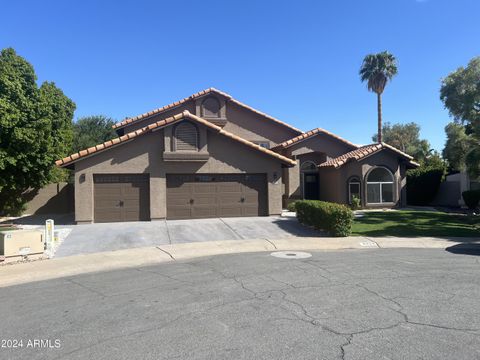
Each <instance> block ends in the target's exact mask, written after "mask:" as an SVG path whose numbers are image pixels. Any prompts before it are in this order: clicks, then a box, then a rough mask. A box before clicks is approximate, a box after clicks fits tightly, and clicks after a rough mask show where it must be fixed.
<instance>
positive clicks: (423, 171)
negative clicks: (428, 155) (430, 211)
mask: <svg viewBox="0 0 480 360" xmlns="http://www.w3.org/2000/svg"><path fill="white" fill-rule="evenodd" d="M444 173H445V169H444V168H443V167H442V168H440V167H430V166H427V167H424V166H421V167H419V168H417V169H413V170H408V171H407V203H408V204H409V205H429V204H430V203H431V202H432V201H433V199H434V198H435V195H436V194H437V192H438V188H439V187H440V183H441V182H442V178H443V176H444Z"/></svg>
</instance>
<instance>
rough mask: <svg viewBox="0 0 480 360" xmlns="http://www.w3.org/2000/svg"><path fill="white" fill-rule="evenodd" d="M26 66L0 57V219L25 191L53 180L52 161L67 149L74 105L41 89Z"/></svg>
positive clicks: (7, 55)
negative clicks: (0, 215) (1, 214)
mask: <svg viewBox="0 0 480 360" xmlns="http://www.w3.org/2000/svg"><path fill="white" fill-rule="evenodd" d="M36 80H37V77H36V75H35V71H34V69H33V67H32V65H31V64H30V63H28V62H27V61H26V60H25V59H24V58H22V57H21V56H19V55H17V54H16V52H15V51H14V50H13V49H11V48H8V49H4V50H2V51H1V52H0V213H4V214H8V213H10V214H14V213H18V212H19V211H20V210H21V208H22V206H23V200H22V197H21V194H22V193H23V192H24V191H26V190H27V189H32V188H33V189H36V188H40V187H42V186H44V185H46V184H48V183H49V182H50V181H52V180H53V179H54V178H55V177H56V176H58V173H59V171H58V169H56V168H55V167H54V162H55V160H56V159H58V158H61V157H63V156H65V155H66V153H67V152H68V150H69V149H70V148H71V146H72V139H73V132H72V131H73V130H72V119H73V113H74V111H75V103H74V102H73V101H72V100H70V99H69V98H68V97H66V96H65V95H64V93H63V92H62V91H61V90H60V89H59V88H57V87H56V86H55V84H54V83H51V82H44V83H43V84H42V85H41V86H40V87H38V85H37V83H36Z"/></svg>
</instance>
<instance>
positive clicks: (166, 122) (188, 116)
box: [55, 111, 296, 167]
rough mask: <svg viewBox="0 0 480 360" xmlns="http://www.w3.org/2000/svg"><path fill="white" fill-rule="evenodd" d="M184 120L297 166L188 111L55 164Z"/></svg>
mask: <svg viewBox="0 0 480 360" xmlns="http://www.w3.org/2000/svg"><path fill="white" fill-rule="evenodd" d="M183 119H190V120H193V121H195V122H197V123H200V124H202V125H205V126H206V127H208V128H210V129H212V130H215V131H216V132H218V133H220V134H222V135H224V136H226V137H228V138H230V139H233V140H235V141H238V142H240V143H242V144H244V145H247V146H249V147H250V148H253V149H255V150H257V151H260V152H262V153H264V154H267V155H270V156H272V157H274V158H277V159H278V160H281V161H282V162H284V163H286V164H288V165H295V164H296V161H295V160H292V159H290V158H288V157H285V156H282V155H280V154H278V153H276V152H273V151H271V150H269V149H265V148H263V147H261V146H259V145H257V144H254V143H252V142H250V141H248V140H245V139H243V138H241V137H239V136H237V135H234V134H232V133H230V132H228V131H225V130H223V129H222V128H221V127H219V126H217V125H215V124H212V123H211V122H209V121H207V120H204V119H202V118H200V117H198V116H196V115H193V114H191V113H190V112H188V111H183V112H182V113H180V114H177V115H174V116H171V117H168V118H166V119H163V120H160V121H157V122H155V123H153V124H150V125H148V126H145V127H143V128H141V129H138V130H136V131H132V132H129V133H128V134H125V135H123V136H120V137H118V138H115V139H112V140H109V141H105V142H104V143H103V144H99V145H96V146H92V147H90V148H88V149H85V150H81V151H79V152H77V153H75V154H72V155H70V156H67V157H65V158H63V159H61V160H57V161H56V162H55V164H56V165H57V166H60V167H64V166H68V165H71V164H72V163H74V162H76V161H78V160H81V159H83V158H85V157H88V156H90V155H93V154H96V153H98V152H101V151H104V150H107V149H110V148H112V147H114V146H118V145H121V144H124V143H127V142H129V141H131V140H133V139H135V138H136V137H138V136H141V135H144V134H147V133H149V132H151V131H153V130H155V129H159V128H162V127H165V126H167V125H170V124H172V123H175V122H178V121H180V120H183Z"/></svg>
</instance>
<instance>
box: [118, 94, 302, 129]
mask: <svg viewBox="0 0 480 360" xmlns="http://www.w3.org/2000/svg"><path fill="white" fill-rule="evenodd" d="M211 92H215V93H217V94H219V95H222V96H224V97H226V98H227V99H228V101H231V102H233V103H235V104H237V105H239V106H241V107H243V108H245V109H248V110H250V111H253V112H255V113H256V114H258V115H260V116H263V117H265V118H267V119H269V120H272V121H274V122H276V123H278V124H280V125H283V126H286V127H288V128H290V129H292V130H294V131H297V132H299V133H303V131H302V130H300V129H297V128H296V127H294V126H292V125H290V124H287V123H286V122H283V121H281V120H279V119H277V118H275V117H273V116H271V115H268V114H266V113H264V112H261V111H259V110H257V109H254V108H252V107H251V106H249V105H246V104H244V103H242V102H241V101H239V100H237V99H234V98H233V97H232V96H231V95H230V94H228V93H226V92H224V91H221V90H219V89H217V88H214V87H209V88H207V89H204V90H200V91H198V92H196V93H194V94H192V95H190V96H187V97H185V98H183V99H180V100H177V101H175V102H173V103H170V104H167V105H164V106H162V107H159V108H156V109H153V110H151V111H148V112H146V113H143V114H140V115H137V116H133V117H129V118H126V119H124V120H122V121H120V122H118V123H116V124H114V125H113V126H112V128H113V129H119V128H122V127H124V126H127V125H128V124H132V123H134V122H137V121H141V120H144V119H147V118H149V117H151V116H153V115H156V114H159V113H161V112H163V111H166V110H170V109H173V108H175V107H177V106H180V105H182V104H184V103H185V102H187V101H189V100H194V99H196V98H198V97H200V96H203V95H206V94H209V93H211Z"/></svg>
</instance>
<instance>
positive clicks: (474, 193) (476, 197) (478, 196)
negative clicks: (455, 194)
mask: <svg viewBox="0 0 480 360" xmlns="http://www.w3.org/2000/svg"><path fill="white" fill-rule="evenodd" d="M462 197H463V201H465V205H467V206H468V208H469V209H470V210H475V209H476V208H477V207H478V203H479V202H480V190H467V191H464V192H462Z"/></svg>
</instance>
